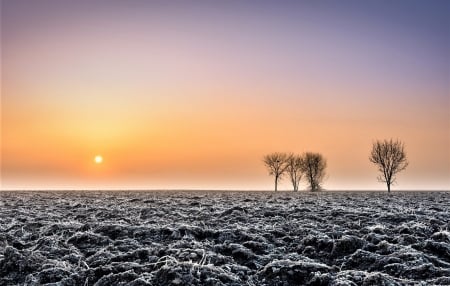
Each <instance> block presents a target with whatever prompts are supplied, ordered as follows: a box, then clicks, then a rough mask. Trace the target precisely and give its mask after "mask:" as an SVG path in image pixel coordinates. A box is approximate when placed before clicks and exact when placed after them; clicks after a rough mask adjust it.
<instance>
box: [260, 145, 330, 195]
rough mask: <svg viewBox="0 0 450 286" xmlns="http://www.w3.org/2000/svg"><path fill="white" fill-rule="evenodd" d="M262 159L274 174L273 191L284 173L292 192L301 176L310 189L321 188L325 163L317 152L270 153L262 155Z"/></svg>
mask: <svg viewBox="0 0 450 286" xmlns="http://www.w3.org/2000/svg"><path fill="white" fill-rule="evenodd" d="M263 161H264V164H265V165H266V167H267V169H268V170H269V174H270V175H271V176H274V179H275V191H277V190H278V182H279V180H280V179H281V178H283V177H284V176H285V175H288V177H289V180H290V181H291V183H292V186H293V188H294V192H296V191H298V189H299V184H300V180H301V179H302V177H305V178H306V181H307V183H308V185H309V189H310V190H311V191H318V190H320V189H321V183H322V181H323V179H324V178H325V169H326V166H327V163H326V160H325V158H324V157H323V156H322V155H321V154H319V153H311V152H306V153H304V154H303V155H295V154H292V153H272V154H268V155H266V156H264V159H263Z"/></svg>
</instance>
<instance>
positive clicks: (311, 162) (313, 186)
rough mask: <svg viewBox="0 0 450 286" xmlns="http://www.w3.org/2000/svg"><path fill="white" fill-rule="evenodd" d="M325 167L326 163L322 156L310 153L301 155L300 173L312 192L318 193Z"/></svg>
mask: <svg viewBox="0 0 450 286" xmlns="http://www.w3.org/2000/svg"><path fill="white" fill-rule="evenodd" d="M326 167H327V161H326V160H325V158H324V157H323V156H322V154H320V153H311V152H306V153H305V154H303V164H302V171H303V173H304V174H305V177H306V180H307V181H308V184H309V189H310V190H311V191H312V192H315V191H320V189H321V183H322V181H323V179H324V178H325V169H326Z"/></svg>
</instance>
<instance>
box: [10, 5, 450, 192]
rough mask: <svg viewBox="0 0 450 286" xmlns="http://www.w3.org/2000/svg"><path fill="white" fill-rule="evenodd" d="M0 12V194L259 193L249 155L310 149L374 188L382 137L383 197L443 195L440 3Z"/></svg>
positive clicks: (449, 84)
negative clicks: (386, 146)
mask: <svg viewBox="0 0 450 286" xmlns="http://www.w3.org/2000/svg"><path fill="white" fill-rule="evenodd" d="M1 4H2V6H1V32H2V35H1V50H2V56H1V64H2V80H1V91H2V93H1V111H2V114H1V119H2V122H1V123H2V129H1V136H2V137H1V143H2V146H1V147H2V149H1V156H2V158H1V162H2V169H1V175H2V176H1V178H2V187H3V188H40V189H42V188H43V189H47V188H131V189H133V188H150V189H156V188H164V189H170V188H188V189H192V188H194V189H202V188H212V189H271V188H272V187H273V186H272V185H273V179H272V178H270V177H269V176H268V174H267V171H266V170H265V167H264V166H263V163H262V156H263V155H264V154H266V153H270V152H274V151H287V152H298V153H301V152H304V151H314V152H320V153H322V154H323V155H324V156H325V157H326V158H327V160H328V169H327V171H328V178H327V180H326V181H325V184H324V187H325V188H326V189H383V188H385V186H384V185H383V184H381V183H378V182H377V180H376V177H377V175H378V174H377V172H376V168H375V166H373V165H372V164H371V163H370V162H369V160H368V156H369V153H370V149H371V144H372V142H373V140H375V139H385V138H391V137H392V138H398V139H400V140H402V141H404V142H405V144H406V151H407V154H408V158H409V161H410V165H409V167H408V168H407V169H406V170H405V171H404V172H403V173H401V174H400V175H399V177H398V184H397V185H396V186H394V189H450V52H449V51H450V1H434V0H432V1H414V0H405V1H370V0H369V1H346V0H344V1H143V0H128V1H114V0H108V1H102V0H80V1H65V0H39V1H36V0H3V1H1ZM97 154H101V155H102V156H103V157H104V162H103V164H100V165H96V164H95V163H94V156H95V155H97ZM282 188H290V185H289V184H288V181H287V180H285V182H284V183H283V184H282ZM302 188H304V185H302Z"/></svg>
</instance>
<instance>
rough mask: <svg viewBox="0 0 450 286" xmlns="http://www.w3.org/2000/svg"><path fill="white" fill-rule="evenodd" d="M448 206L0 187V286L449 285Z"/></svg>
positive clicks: (438, 198) (396, 196)
mask: <svg viewBox="0 0 450 286" xmlns="http://www.w3.org/2000/svg"><path fill="white" fill-rule="evenodd" d="M449 206H450V193H449V192H393V193H391V194H388V193H387V192H321V193H306V192H298V193H293V192H278V193H274V192H225V191H223V192H221V191H211V192H201V191H197V192H192V191H177V192H175V191H168V192H162V191H160V192H157V191H151V192H120V191H115V192H0V285H45V284H48V285H421V284H423V285H430V284H434V285H436V284H440V285H450V213H449V208H450V207H449ZM55 283H57V284H55Z"/></svg>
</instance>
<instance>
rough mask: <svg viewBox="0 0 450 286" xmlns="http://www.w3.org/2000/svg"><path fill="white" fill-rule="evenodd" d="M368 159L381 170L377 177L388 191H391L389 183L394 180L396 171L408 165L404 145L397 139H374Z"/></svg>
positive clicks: (392, 182)
mask: <svg viewBox="0 0 450 286" xmlns="http://www.w3.org/2000/svg"><path fill="white" fill-rule="evenodd" d="M369 160H370V162H372V163H374V164H375V165H377V167H378V171H379V172H381V175H379V176H378V178H377V179H378V181H380V182H383V183H386V185H387V189H388V192H390V191H391V185H392V184H394V183H395V182H396V175H397V173H398V172H400V171H403V170H404V169H405V168H406V167H407V166H408V160H407V159H406V152H405V145H404V144H403V143H402V142H401V141H399V140H396V141H393V140H392V139H390V140H389V141H388V140H383V141H380V140H377V141H375V142H374V143H373V144H372V152H371V153H370V157H369Z"/></svg>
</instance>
